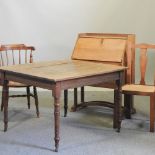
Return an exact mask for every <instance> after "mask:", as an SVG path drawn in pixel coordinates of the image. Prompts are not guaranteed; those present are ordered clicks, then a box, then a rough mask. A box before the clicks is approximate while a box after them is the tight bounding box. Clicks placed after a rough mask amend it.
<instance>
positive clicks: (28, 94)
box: [26, 87, 30, 109]
mask: <svg viewBox="0 0 155 155" xmlns="http://www.w3.org/2000/svg"><path fill="white" fill-rule="evenodd" d="M26 92H27V106H28V109H30V87H26Z"/></svg>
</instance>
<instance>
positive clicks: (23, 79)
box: [5, 73, 55, 90]
mask: <svg viewBox="0 0 155 155" xmlns="http://www.w3.org/2000/svg"><path fill="white" fill-rule="evenodd" d="M5 80H9V81H14V82H19V83H23V84H26V85H30V86H36V87H40V88H44V89H48V90H52V89H53V85H54V84H55V82H53V81H48V80H45V79H44V78H42V79H41V78H37V77H27V76H24V75H23V76H21V75H12V74H10V73H6V74H5Z"/></svg>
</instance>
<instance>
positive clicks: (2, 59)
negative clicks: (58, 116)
mask: <svg viewBox="0 0 155 155" xmlns="http://www.w3.org/2000/svg"><path fill="white" fill-rule="evenodd" d="M34 50H35V48H34V47H33V46H26V45H24V44H8V45H1V46H0V66H8V65H16V64H25V63H32V62H33V51H34ZM0 84H1V85H2V81H0ZM9 87H16V88H21V87H25V88H26V94H23V95H9V97H27V102H28V109H30V97H33V98H34V100H35V105H36V113H37V117H39V107H38V96H37V89H36V87H33V93H31V92H30V87H31V86H28V85H24V84H22V83H18V82H13V81H10V82H9ZM2 110H3V103H1V111H2Z"/></svg>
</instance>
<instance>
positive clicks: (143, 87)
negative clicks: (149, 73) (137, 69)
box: [122, 84, 155, 93]
mask: <svg viewBox="0 0 155 155" xmlns="http://www.w3.org/2000/svg"><path fill="white" fill-rule="evenodd" d="M122 91H134V92H146V93H153V92H155V86H148V85H135V84H128V85H124V86H122Z"/></svg>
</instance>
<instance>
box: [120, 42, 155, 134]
mask: <svg viewBox="0 0 155 155" xmlns="http://www.w3.org/2000/svg"><path fill="white" fill-rule="evenodd" d="M131 48H135V49H139V50H140V75H141V79H140V82H139V84H135V83H132V84H126V85H124V86H123V87H122V93H123V94H125V95H127V96H129V97H130V96H132V95H142V96H150V132H154V121H155V76H154V84H152V85H147V84H146V82H145V75H146V68H147V62H148V58H147V54H148V51H149V50H150V49H155V45H151V44H145V43H142V44H137V45H135V46H132V47H131ZM154 75H155V74H154ZM127 106H128V109H129V110H131V105H130V104H128V105H127ZM130 117H131V116H130Z"/></svg>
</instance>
